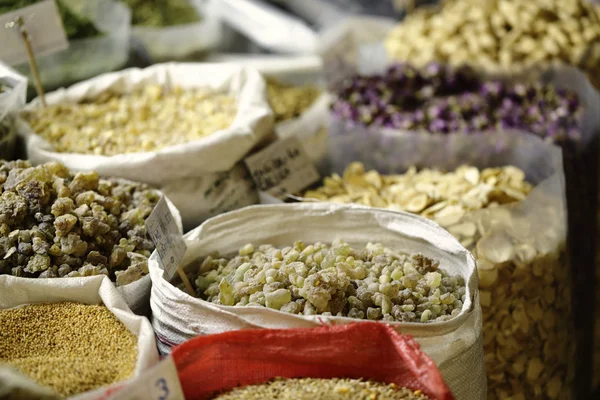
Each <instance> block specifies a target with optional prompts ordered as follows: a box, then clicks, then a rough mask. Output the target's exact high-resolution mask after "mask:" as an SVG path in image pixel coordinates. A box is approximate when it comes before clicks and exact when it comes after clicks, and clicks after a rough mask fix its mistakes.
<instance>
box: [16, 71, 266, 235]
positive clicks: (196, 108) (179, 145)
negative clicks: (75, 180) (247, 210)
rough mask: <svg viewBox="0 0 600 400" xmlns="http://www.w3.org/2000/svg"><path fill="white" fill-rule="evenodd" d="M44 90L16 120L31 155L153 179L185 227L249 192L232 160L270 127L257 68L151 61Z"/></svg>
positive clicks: (247, 199) (245, 200) (244, 199)
mask: <svg viewBox="0 0 600 400" xmlns="http://www.w3.org/2000/svg"><path fill="white" fill-rule="evenodd" d="M46 97H47V101H48V104H49V106H48V107H47V108H42V107H41V106H40V104H39V101H37V100H36V101H34V102H32V103H30V104H28V105H27V106H26V107H25V111H24V112H23V113H21V117H22V118H21V120H20V121H19V125H18V126H19V134H20V135H22V136H24V137H25V140H26V145H27V152H28V156H29V159H30V160H31V161H32V163H34V164H37V163H42V162H46V161H50V160H55V161H60V162H62V163H64V164H65V165H66V166H67V167H69V168H71V169H73V170H76V171H89V170H94V171H97V172H98V173H99V174H100V175H101V176H118V177H122V178H126V179H131V180H136V181H139V182H144V183H148V184H150V185H153V186H155V187H157V188H159V189H161V190H163V191H164V192H165V194H166V195H167V196H169V198H170V199H171V200H172V201H173V203H174V204H175V206H176V207H177V208H178V209H179V211H180V212H181V215H182V217H183V221H184V228H186V227H188V228H191V227H192V226H195V225H197V224H198V223H199V222H200V221H202V220H203V219H205V218H207V216H208V214H209V213H210V212H211V210H212V209H213V208H214V207H215V206H216V205H219V204H221V203H232V204H233V206H236V205H238V204H241V205H242V206H243V205H246V204H252V202H254V201H255V198H256V194H255V192H254V191H253V190H252V191H251V190H249V189H250V188H252V185H251V183H249V182H250V178H248V177H246V174H245V172H244V171H243V170H240V168H239V167H238V166H236V164H237V163H238V162H239V161H240V160H241V159H242V158H243V157H244V156H245V155H246V153H248V151H250V150H251V149H252V148H253V147H254V146H255V145H257V144H259V143H260V142H261V141H262V140H263V139H265V138H266V137H267V136H268V135H269V134H270V133H271V128H272V116H271V110H270V108H269V105H268V103H267V99H266V89H265V82H264V80H263V79H262V77H261V76H260V74H259V73H258V72H257V71H255V70H252V69H247V68H241V67H239V66H235V65H223V64H186V63H183V64H178V63H169V64H158V65H154V66H152V67H149V68H146V69H137V68H132V69H127V70H124V71H119V72H114V73H110V74H105V75H101V76H98V77H96V78H93V79H90V80H88V81H85V82H82V83H79V84H76V85H74V86H72V87H70V88H68V89H61V90H58V91H56V92H53V93H50V94H48V95H47V96H46ZM224 180H228V181H233V182H234V184H231V185H229V184H227V185H223V181H224ZM237 187H240V188H243V189H244V190H242V193H240V194H239V195H238V197H236V198H235V199H234V198H233V196H232V194H231V190H225V189H227V188H233V189H235V188H237ZM233 189H232V190H233ZM247 189H248V190H247ZM234 200H235V201H234ZM233 206H232V207H233Z"/></svg>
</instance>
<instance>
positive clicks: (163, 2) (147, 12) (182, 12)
mask: <svg viewBox="0 0 600 400" xmlns="http://www.w3.org/2000/svg"><path fill="white" fill-rule="evenodd" d="M123 3H125V4H127V5H128V6H129V8H131V23H132V25H140V26H150V27H162V26H172V25H183V24H189V23H192V22H198V21H200V17H199V16H198V13H197V12H196V9H195V8H194V7H193V6H192V5H191V4H190V2H189V1H188V0H123Z"/></svg>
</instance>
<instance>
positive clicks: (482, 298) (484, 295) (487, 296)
mask: <svg viewBox="0 0 600 400" xmlns="http://www.w3.org/2000/svg"><path fill="white" fill-rule="evenodd" d="M479 303H480V304H481V307H489V306H491V305H492V293H491V292H489V291H487V290H480V291H479Z"/></svg>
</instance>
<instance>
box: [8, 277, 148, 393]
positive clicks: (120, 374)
mask: <svg viewBox="0 0 600 400" xmlns="http://www.w3.org/2000/svg"><path fill="white" fill-rule="evenodd" d="M0 326H2V330H1V331H0V338H1V340H0V367H1V370H0V381H2V382H3V385H0V395H2V396H3V395H4V394H5V393H3V391H4V390H5V389H4V388H3V386H5V385H6V387H8V390H9V391H10V392H12V393H21V394H23V395H24V393H29V395H30V397H28V398H44V399H58V398H65V397H72V396H76V398H77V399H96V398H102V397H103V396H102V395H103V394H104V393H105V392H107V387H109V386H111V385H113V384H116V385H117V386H118V385H120V384H122V383H123V382H125V381H127V380H128V379H130V378H133V377H136V376H138V375H140V374H141V373H143V372H144V371H145V370H147V369H148V368H150V367H151V366H153V365H154V364H156V363H157V362H158V353H157V351H156V342H155V339H154V333H153V331H152V326H151V325H150V322H149V321H148V320H147V319H146V318H145V317H140V316H137V315H134V314H133V313H132V312H131V310H130V309H129V308H128V307H127V305H126V304H125V301H124V300H123V298H122V297H121V296H120V295H119V293H118V291H117V290H116V289H115V287H114V285H113V284H112V283H111V282H110V281H109V279H108V278H106V277H100V276H96V277H88V278H85V280H73V279H54V280H46V281H40V280H33V279H30V280H24V279H18V278H15V277H12V276H6V275H0ZM6 368H11V369H12V370H11V371H7V370H6ZM16 373H18V374H22V375H25V376H26V377H27V378H28V379H25V378H21V377H19V378H14V376H15V374H16ZM7 376H8V377H11V376H12V377H13V378H11V379H10V380H7V381H4V379H5V378H6V377H7ZM34 382H35V383H34ZM9 398H11V397H10V395H9Z"/></svg>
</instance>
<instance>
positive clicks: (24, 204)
mask: <svg viewBox="0 0 600 400" xmlns="http://www.w3.org/2000/svg"><path fill="white" fill-rule="evenodd" d="M0 189H1V190H2V195H0V274H11V275H14V276H21V277H30V278H56V277H81V276H89V275H99V274H104V275H107V276H109V277H110V278H111V280H113V281H116V282H117V285H125V284H128V283H130V282H133V281H135V280H138V279H139V278H141V277H142V276H144V275H146V274H147V273H148V257H150V254H151V252H152V251H153V250H154V244H153V243H152V241H151V240H150V237H149V236H148V234H147V232H146V227H145V225H144V224H145V220H146V218H147V217H148V216H149V215H150V213H151V212H152V210H153V209H154V206H155V205H156V203H157V202H158V200H159V198H160V197H159V193H158V192H157V191H156V190H154V189H152V188H150V187H149V186H147V185H145V184H141V183H135V182H129V181H123V180H105V179H100V178H99V177H98V174H97V173H96V172H79V173H76V174H75V175H73V174H71V172H70V171H69V170H68V169H67V168H66V167H65V166H64V165H62V164H59V163H52V162H51V163H47V164H43V165H39V166H37V167H32V166H31V164H30V163H29V162H28V161H21V160H17V161H10V162H7V161H1V160H0Z"/></svg>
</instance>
